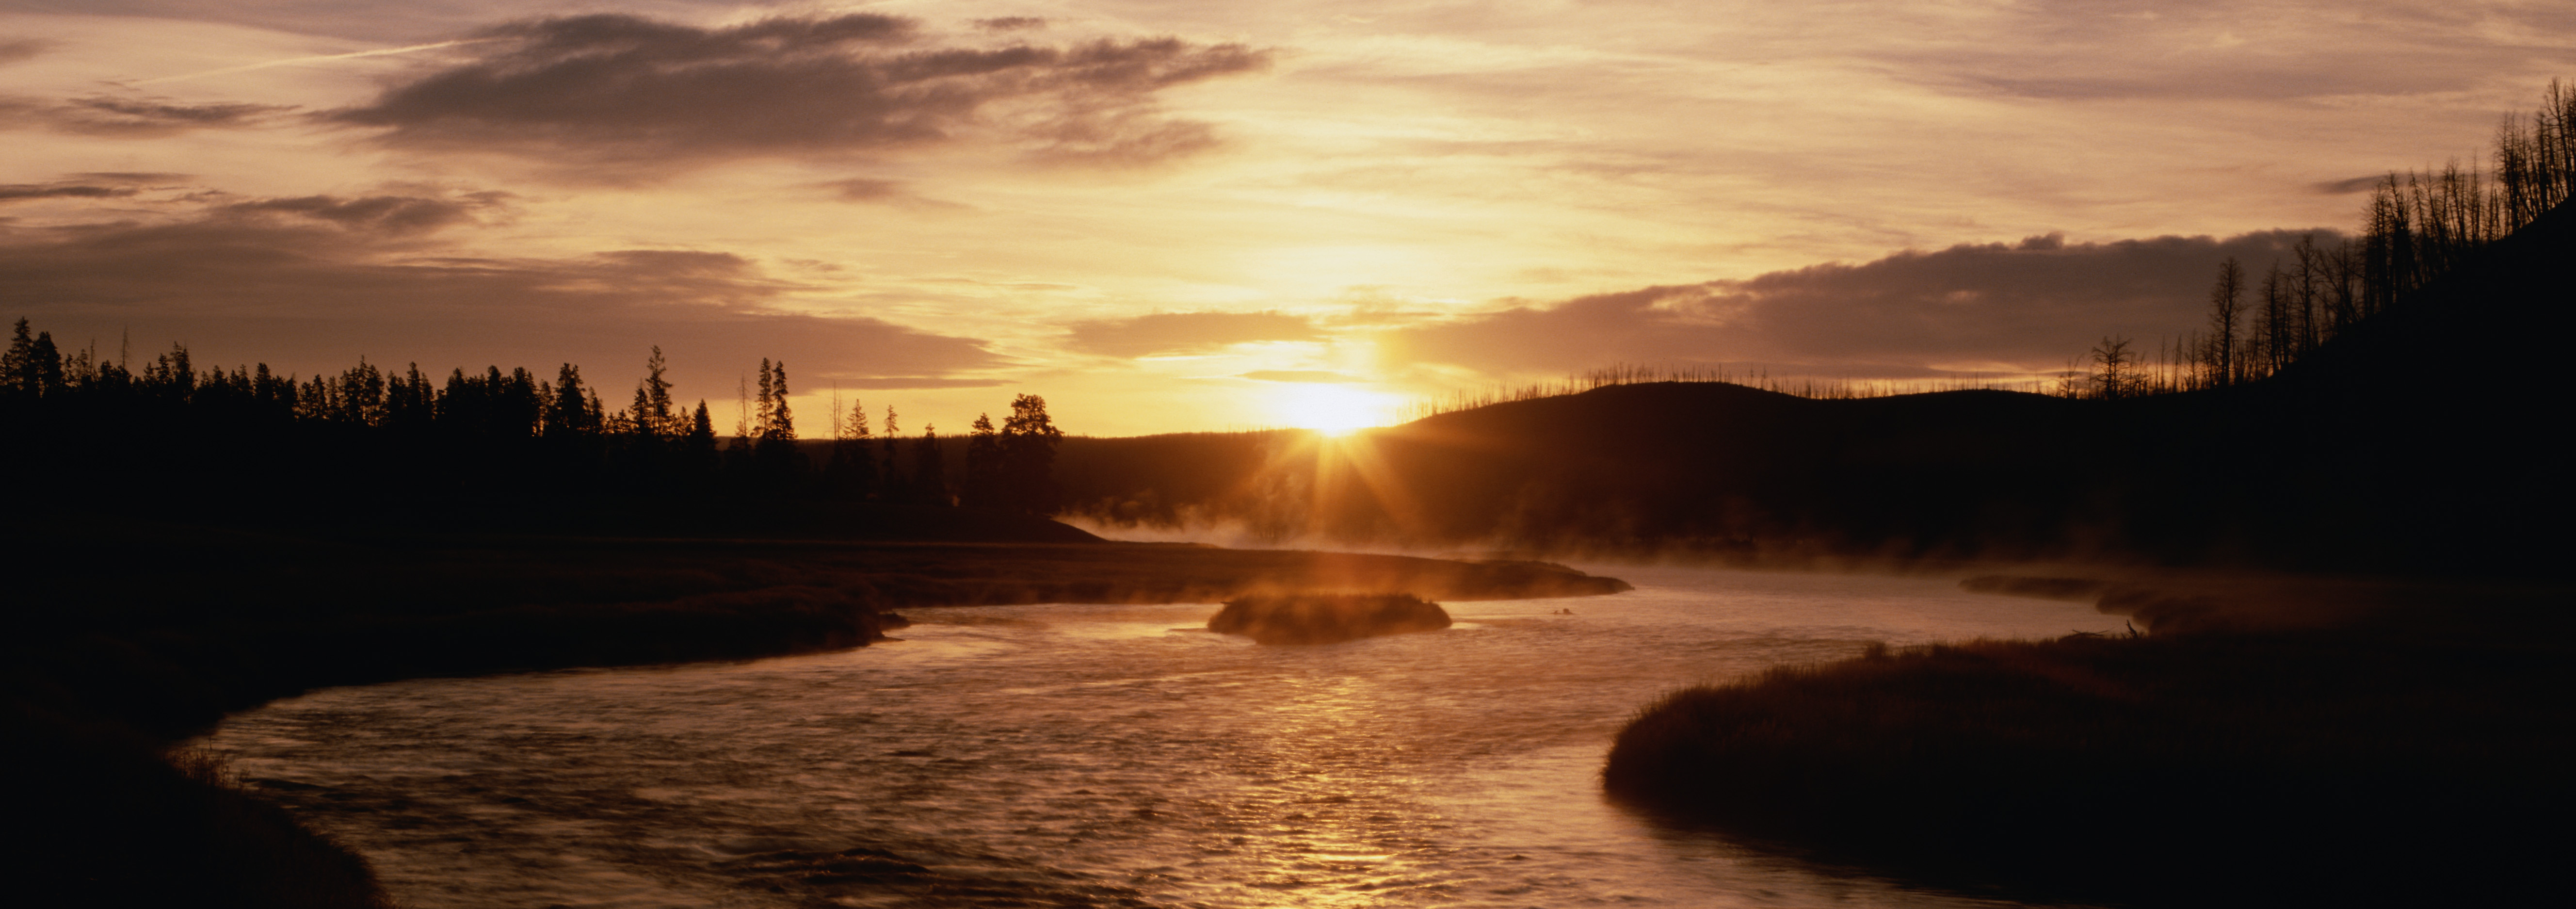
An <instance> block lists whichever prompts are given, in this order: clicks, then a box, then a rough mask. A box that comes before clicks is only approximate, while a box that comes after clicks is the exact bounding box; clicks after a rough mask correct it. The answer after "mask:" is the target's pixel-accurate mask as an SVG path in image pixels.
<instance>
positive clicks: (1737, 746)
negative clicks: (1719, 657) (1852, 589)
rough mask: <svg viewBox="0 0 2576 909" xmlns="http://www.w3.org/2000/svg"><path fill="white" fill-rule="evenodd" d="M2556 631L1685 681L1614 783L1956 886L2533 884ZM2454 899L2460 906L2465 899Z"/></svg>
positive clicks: (1903, 658)
mask: <svg viewBox="0 0 2576 909" xmlns="http://www.w3.org/2000/svg"><path fill="white" fill-rule="evenodd" d="M2564 650H2565V648H2563V647H2525V646H2504V647H2497V646H2492V645H2475V646H2472V645H2463V644H2452V643H2441V642H2436V641H2425V640H2413V641H2410V640H2404V639H2401V638H2397V637H2394V636H2389V637H2373V636H2363V635H2357V634H2324V633H2311V634H2307V635H2300V636H2279V635H2276V636H2232V637H2211V636H2202V637H2188V638H2179V639H2177V638H2147V639H2140V640H2124V639H2110V638H2068V639H2064V640H2059V641H2053V642H1997V641H1980V642H1972V643H1965V644H1945V645H1935V646H1929V647H1915V648H1904V649H1897V650H1887V649H1883V648H1881V649H1874V650H1873V651H1872V652H1871V653H1870V654H1868V655H1866V656H1863V657H1861V658H1859V659H1853V660H1848V661H1845V662H1840V663H1832V664H1825V665H1818V666H1801V667H1790V668H1782V669H1775V670H1772V671H1770V672H1768V673H1765V674H1763V675H1761V676H1760V677H1758V678H1754V679H1750V680H1747V681H1744V682H1741V683H1738V684H1732V685H1723V686H1715V687H1703V688H1693V689H1689V690H1685V691H1681V692H1677V693H1675V694H1673V695H1671V696H1669V697H1667V698H1665V699H1664V700H1662V701H1661V702H1659V703H1656V704H1654V705H1652V706H1650V707H1648V708H1646V709H1645V710H1643V711H1641V712H1640V713H1639V714H1638V715H1637V717H1636V718H1635V719H1634V720H1633V721H1632V722H1631V723H1630V725H1629V726H1628V727H1627V728H1626V729H1625V730H1623V731H1622V732H1621V733H1620V735H1619V737H1618V740H1617V742H1616V744H1615V745H1614V746H1613V748H1612V750H1611V753H1610V758H1609V763H1608V766H1607V767H1606V768H1605V770H1604V779H1605V782H1606V784H1607V786H1608V788H1609V790H1610V791H1611V792H1612V793H1613V794H1614V795H1616V796H1619V797H1621V798H1623V799H1626V800H1629V801H1631V802H1633V803H1637V804H1641V805H1646V806H1651V807H1652V808H1654V809H1656V810H1661V811H1666V812H1670V813H1671V814H1673V815H1675V816H1677V817H1681V818H1685V819H1688V820H1690V821H1693V822H1704V823H1714V824H1716V825H1718V826H1720V827H1722V828H1725V829H1728V830H1732V831H1735V832H1736V833H1738V834H1741V835H1749V836H1753V837H1757V838H1771V839H1775V840H1779V841H1785V842H1789V843H1794V844H1797V845H1798V846H1800V847H1803V848H1805V849H1808V850H1812V851H1815V852H1818V853H1822V854H1825V855H1827V856H1831V857H1836V858H1842V859H1849V860H1857V861H1862V862H1867V863H1872V864H1878V865H1883V866H1887V867H1891V868H1895V869H1898V870H1900V871H1905V872H1909V873H1912V874H1914V875H1917V876H1920V877H1924V878H1928V879H1931V880H1935V881H1940V882H1946V883H1952V884H1994V883H2004V884H2010V885H2012V886H2015V887H2020V888H2028V889H2029V890H2032V891H2035V892H2038V893H2041V894H2045V895H2053V896H2067V897H2073V898H2079V899H2111V900H2115V901H2129V900H2139V901H2145V902H2149V903H2171V904H2176V905H2223V904H2237V905H2246V904H2253V905H2324V904H2332V903H2336V902H2338V901H2341V902H2345V903H2347V904H2381V903H2387V902H2392V901H2407V900H2416V901H2424V900H2429V901H2430V902H2427V903H2425V904H2439V903H2442V902H2446V901H2456V900H2460V899H2469V900H2472V901H2475V900H2476V899H2480V898H2490V897H2510V896H2519V895H2537V894H2538V893H2540V892H2543V891H2545V890H2546V889H2548V886H2549V885H2550V882H2548V881H2545V880H2543V877H2545V875H2542V874H2540V873H2538V872H2537V871H2535V870H2534V869H2537V868H2540V867H2545V863H2546V862H2547V861H2549V858H2548V857H2549V856H2550V855H2553V854H2555V852H2556V846H2555V845H2553V843H2554V842H2557V841H2558V840H2563V838H2557V839H2554V840H2552V841H2551V842H2542V841H2537V840H2532V839H2529V838H2527V837H2526V836H2525V835H2524V834H2523V831H2526V830H2529V829H2531V827H2530V824H2532V823H2533V822H2536V821H2538V820H2539V819H2540V818H2543V817H2551V816H2561V815H2560V814H2559V813H2562V812H2564V811H2565V810H2566V809H2568V808H2569V807H2572V806H2571V799H2570V797H2569V796H2570V790H2569V785H2568V783H2567V782H2566V780H2565V778H2564V774H2563V768H2564V767H2565V766H2567V763H2568V762H2569V761H2570V760H2571V759H2576V748H2571V745H2570V740H2571V736H2570V723H2569V719H2568V715H2569V711H2568V710H2567V709H2566V708H2565V706H2564V705H2562V704H2560V703H2558V695H2559V693H2562V692H2564V691H2567V690H2570V689H2569V687H2568V684H2569V682H2571V681H2576V673H2571V671H2570V668H2569V665H2568V661H2567V660H2566V659H2565V657H2566V656H2567V654H2566V653H2565V652H2564ZM2455 904H2456V903H2455Z"/></svg>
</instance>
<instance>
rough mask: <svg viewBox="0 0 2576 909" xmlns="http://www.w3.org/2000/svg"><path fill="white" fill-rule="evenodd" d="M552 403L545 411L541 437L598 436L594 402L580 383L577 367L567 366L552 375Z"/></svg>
mask: <svg viewBox="0 0 2576 909" xmlns="http://www.w3.org/2000/svg"><path fill="white" fill-rule="evenodd" d="M554 392H555V393H554V401H553V402H552V405H551V406H549V407H548V408H547V410H546V420H545V430H544V432H545V434H546V435H547V436H549V437H567V438H568V437H577V436H592V435H598V434H599V430H600V424H601V415H600V413H599V404H598V399H597V398H596V397H594V396H593V395H592V394H591V393H590V392H589V390H588V389H585V388H583V387H582V384H581V367H578V366H574V365H572V364H570V363H566V364H564V365H563V368H562V369H560V370H557V371H556V373H555V389H554Z"/></svg>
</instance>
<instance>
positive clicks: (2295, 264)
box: [2060, 80, 2576, 398]
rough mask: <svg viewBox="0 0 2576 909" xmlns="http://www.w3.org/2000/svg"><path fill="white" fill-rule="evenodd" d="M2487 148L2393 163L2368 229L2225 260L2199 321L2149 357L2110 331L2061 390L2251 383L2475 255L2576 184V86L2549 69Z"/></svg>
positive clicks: (2375, 190) (2108, 393) (2368, 211)
mask: <svg viewBox="0 0 2576 909" xmlns="http://www.w3.org/2000/svg"><path fill="white" fill-rule="evenodd" d="M2490 157H2491V158H2492V160H2493V165H2492V167H2491V168H2490V167H2482V166H2479V165H2475V164H2472V165H2470V166H2468V167H2465V168H2464V167H2462V166H2461V165H2460V163H2459V162H2457V161H2453V162H2450V163H2448V164H2446V165H2444V166H2443V167H2442V168H2441V170H2439V171H2433V170H2423V171H2417V170H2411V169H2410V170H2407V171H2405V172H2402V173H2400V172H2393V171H2392V172H2390V173H2389V174H2388V175H2386V176H2384V177H2381V178H2380V179H2379V181H2378V183H2377V184H2375V185H2374V186H2373V187H2372V189H2371V196H2370V202H2369V204H2368V205H2367V206H2366V207H2365V209H2364V217H2363V224H2362V231H2361V233H2360V235H2359V236H2357V237H2350V238H2344V239H2339V240H2334V241H2331V242H2328V243H2319V242H2318V241H2317V238H2316V237H2315V235H2308V236H2303V237H2300V238H2299V242H2298V243H2297V244H2296V245H2294V246H2292V247H2291V249H2290V254H2289V256H2288V257H2286V259H2276V260H2274V261H2273V262H2271V263H2269V265H2267V266H2266V267H2265V269H2264V272H2263V274H2262V275H2261V276H2260V277H2259V278H2257V277H2255V276H2254V275H2253V274H2252V273H2250V272H2249V271H2247V269H2246V267H2245V265H2244V263H2241V262H2239V261H2237V260H2236V258H2235V257H2233V256H2230V257H2228V258H2227V259H2226V260H2225V261H2222V262H2220V263H2219V264H2218V270H2217V271H2218V273H2217V277H2216V279H2215V280H2214V281H2213V282H2212V283H2211V286H2210V290H2209V316H2208V325H2207V328H2206V329H2205V330H2204V331H2201V332H2194V333H2190V334H2187V335H2185V336H2184V337H2183V338H2181V339H2180V340H2178V341H2172V342H2166V343H2164V344H2162V345H2161V346H2160V349H2159V350H2158V351H2157V352H2156V353H2155V354H2154V355H2153V358H2152V359H2150V356H2149V355H2148V353H2147V352H2146V351H2144V350H2142V349H2133V348H2135V345H2136V342H2134V341H2132V340H2131V339H2128V338H2124V337H2119V336H2116V335H2115V336H2109V337H2105V338H2103V339H2102V341H2101V343H2099V344H2096V345H2095V346H2094V347H2093V349H2092V350H2091V351H2090V352H2089V353H2088V354H2087V357H2086V360H2087V362H2086V363H2084V364H2082V368H2080V369H2070V370H2069V372H2068V375H2069V379H2068V381H2067V382H2066V383H2065V384H2064V385H2063V386H2061V389H2060V391H2061V393H2063V394H2068V395H2072V396H2079V397H2104V398H2118V397H2132V396H2136V395H2142V394H2163V393H2172V392H2182V391H2193V390H2197V389H2203V388H2218V387H2224V386H2229V385H2238V384H2243V383H2245V382H2250V381H2254V380H2256V379H2260V378H2263V377H2265V376H2269V375H2273V374H2275V373H2279V372H2281V371H2282V370H2285V369H2288V368H2289V367H2290V364H2292V363H2296V362H2298V361H2299V359H2300V358H2302V357H2305V356H2307V355H2308V354H2309V353H2310V352H2312V351H2314V350H2316V349H2317V348H2318V347H2320V346H2322V345H2323V344H2325V343H2326V342H2327V341H2330V340H2332V339H2333V338H2334V337H2335V336H2336V335H2338V334H2341V333H2343V332H2344V331H2346V330H2348V329H2350V328H2351V327H2352V326H2354V325H2355V324H2358V323H2360V322H2361V321H2362V320H2364V319H2368V318H2370V317H2372V316H2374V315H2377V314H2378V313H2380V312H2383V311H2386V310H2387V309H2388V308H2389V307H2391V306H2393V305H2397V303H2398V302H2399V301H2400V300H2404V299H2406V298H2408V297H2409V296H2410V295H2412V294H2414V292H2415V291H2417V290H2419V289H2421V288H2423V287H2425V286H2427V285H2430V284H2432V283H2433V282H2435V281H2438V280H2441V279H2442V278H2443V277H2444V276H2445V275H2449V274H2451V273H2453V272H2455V271H2457V270H2459V269H2460V268H2462V267H2464V266H2466V265H2468V264H2469V263H2470V262H2471V261H2472V259H2473V257H2474V256H2475V255H2476V254H2477V252H2478V251H2479V250H2481V249H2484V248H2485V247H2486V246H2487V245H2488V244H2491V243H2494V242H2495V241H2497V240H2500V239H2502V238H2504V237H2506V236H2508V235H2510V234H2512V233H2513V232H2515V231H2517V230H2520V229H2522V228H2523V227H2524V226H2525V225H2528V224H2530V223H2531V222H2532V221H2534V220H2537V219H2538V218H2539V217H2540V216H2541V215H2543V214H2545V213H2547V212H2549V211H2550V210H2552V209H2554V208H2556V207H2558V206H2559V205H2561V204H2564V203H2565V202H2566V201H2567V199H2568V197H2569V196H2570V195H2576V88H2571V87H2569V86H2567V85H2564V84H2562V83H2560V82H2558V81H2556V80H2552V81H2551V82H2550V83H2549V88H2548V90H2547V91H2546V92H2545V93H2544V94H2543V96H2542V103H2541V105H2540V107H2539V108H2538V109H2537V110H2535V111H2533V112H2531V113H2530V114H2527V115H2526V114H2510V115H2507V116H2506V117H2505V119H2504V122H2503V124H2502V125H2500V126H2499V127H2497V130H2496V139H2495V145H2494V148H2493V150H2492V152H2491V155H2490Z"/></svg>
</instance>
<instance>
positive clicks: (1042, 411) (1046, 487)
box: [1001, 395, 1064, 514]
mask: <svg viewBox="0 0 2576 909" xmlns="http://www.w3.org/2000/svg"><path fill="white" fill-rule="evenodd" d="M1063 439H1064V432H1063V431H1061V430H1058V429H1056V427H1055V421H1053V420H1052V419H1049V418H1048V417H1047V412H1046V399H1045V398H1042V397H1039V396H1037V395H1020V396H1018V397H1015V398H1012V399H1011V415H1010V416H1009V417H1007V418H1004V419H1003V421H1002V439H1001V447H1002V477H1003V481H1002V482H1003V498H1004V501H1003V506H1004V507H1006V508H1011V509H1014V510H1018V511H1025V512H1028V513H1030V514H1051V513H1053V512H1054V511H1055V497H1056V491H1055V447H1056V444H1057V443H1058V442H1060V441H1062V440H1063Z"/></svg>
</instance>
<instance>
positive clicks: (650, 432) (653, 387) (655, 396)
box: [627, 344, 689, 439]
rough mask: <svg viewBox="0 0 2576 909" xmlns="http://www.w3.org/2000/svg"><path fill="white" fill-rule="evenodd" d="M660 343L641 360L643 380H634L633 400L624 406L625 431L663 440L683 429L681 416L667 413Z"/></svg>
mask: <svg viewBox="0 0 2576 909" xmlns="http://www.w3.org/2000/svg"><path fill="white" fill-rule="evenodd" d="M664 368H665V367H664V365H663V362H662V346H661V345H659V344H656V345H654V346H653V355H652V356H651V357H649V358H647V359H645V361H644V380H643V381H641V382H637V383H635V403H634V404H633V405H631V406H630V407H628V409H627V413H628V415H629V416H628V418H627V419H628V422H629V424H630V425H629V427H628V428H629V431H630V432H633V433H634V434H635V435H638V436H641V437H643V438H646V439H665V438H671V437H674V436H678V435H680V434H681V433H684V432H687V431H688V429H689V427H688V423H687V421H686V420H685V419H683V418H682V417H680V416H679V415H678V414H675V413H672V412H671V382H670V380H668V379H665V378H663V377H662V372H663V369H664Z"/></svg>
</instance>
